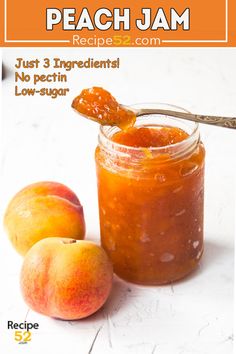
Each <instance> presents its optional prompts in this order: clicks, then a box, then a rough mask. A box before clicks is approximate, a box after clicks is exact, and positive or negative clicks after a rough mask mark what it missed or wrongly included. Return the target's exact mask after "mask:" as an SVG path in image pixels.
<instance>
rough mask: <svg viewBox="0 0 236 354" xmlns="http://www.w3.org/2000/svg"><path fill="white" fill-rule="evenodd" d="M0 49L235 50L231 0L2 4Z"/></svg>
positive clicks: (235, 13) (26, 0)
mask: <svg viewBox="0 0 236 354" xmlns="http://www.w3.org/2000/svg"><path fill="white" fill-rule="evenodd" d="M0 1H1V15H0V16H1V38H0V40H1V46H4V47H8V46H10V47H14V46H22V47H23V46H24V47H25V46H32V47H34V46H42V47H45V46H50V47H51V46H71V47H73V46H76V47H159V46H228V47H230V46H236V1H235V0H217V1H212V0H210V1H205V0H186V1H176V0H172V1H171V0H159V1H153V0H151V1H150V0H146V1H143V2H142V1H129V2H127V1H124V0H119V1H115V0H110V1H105V0H103V1H101V0H97V1H94V0H87V1H77V0H76V1H74V0H70V1H68V0H41V1H30V0H22V1H16V0H0Z"/></svg>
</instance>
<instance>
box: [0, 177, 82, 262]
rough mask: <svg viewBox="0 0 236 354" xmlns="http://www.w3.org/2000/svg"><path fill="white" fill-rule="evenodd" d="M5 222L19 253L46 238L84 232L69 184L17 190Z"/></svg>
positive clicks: (37, 184) (78, 209) (41, 185)
mask: <svg viewBox="0 0 236 354" xmlns="http://www.w3.org/2000/svg"><path fill="white" fill-rule="evenodd" d="M4 225H5V229H6V231H7V234H8V236H9V239H10V241H11V242H12V244H13V246H14V247H15V249H16V250H17V251H18V252H19V253H20V254H21V255H24V254H25V253H26V252H27V251H28V250H29V249H30V247H32V246H33V245H34V244H35V243H36V242H37V241H39V240H41V239H42V238H45V237H54V236H56V237H70V238H71V237H72V238H75V239H79V240H80V239H83V238H84V235H85V221H84V214H83V208H82V206H81V204H80V201H79V199H78V198H77V196H76V195H75V193H74V192H72V191H71V190H70V189H69V188H68V187H66V186H64V185H63V184H61V183H56V182H39V183H34V184H31V185H29V186H27V187H26V188H24V189H22V190H21V191H20V192H19V193H17V194H16V195H15V197H14V198H13V199H12V200H11V202H10V203H9V205H8V207H7V210H6V213H5V217H4Z"/></svg>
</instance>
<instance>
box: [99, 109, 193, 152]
mask: <svg viewBox="0 0 236 354" xmlns="http://www.w3.org/2000/svg"><path fill="white" fill-rule="evenodd" d="M138 106H140V107H142V108H145V106H146V107H149V108H152V107H154V106H155V108H162V109H172V110H173V109H175V110H178V111H180V112H186V113H190V112H189V111H188V110H186V109H184V108H182V107H179V106H176V105H172V104H167V103H138V104H134V105H131V106H130V107H131V108H138ZM147 116H149V117H153V116H158V117H165V118H168V119H169V120H171V121H174V122H183V123H186V122H188V124H191V125H192V127H193V128H192V132H191V133H190V134H189V136H188V137H187V138H186V139H184V140H182V141H180V142H177V143H174V144H168V145H165V146H150V147H147V149H149V150H150V151H151V152H152V153H158V154H161V153H166V151H168V152H169V153H171V151H173V152H176V150H179V149H181V147H182V148H183V149H185V147H186V146H192V143H194V142H195V141H198V140H199V124H198V123H197V122H192V121H191V122H190V121H186V120H184V119H181V118H176V117H174V116H168V115H164V114H152V115H150V114H146V115H143V116H141V117H137V119H136V123H135V125H134V126H136V127H149V128H150V127H155V126H161V125H160V124H150V123H149V124H148V123H147V124H141V125H139V124H137V123H139V122H140V121H141V120H142V119H145V120H147ZM144 117H146V118H144ZM166 126H171V125H166ZM173 126H174V125H173ZM115 130H116V131H115ZM112 131H115V132H118V131H120V129H119V128H118V127H114V126H102V125H101V126H100V134H99V142H101V143H102V144H103V145H106V146H107V148H108V145H110V147H111V148H112V150H116V151H118V150H122V151H123V152H124V151H125V152H126V153H129V152H131V151H133V152H140V151H143V147H134V146H128V145H124V144H120V143H117V142H115V141H113V140H111V136H113V135H114V134H112V135H111V136H109V133H111V132H112ZM115 132H114V133H115ZM181 150H182V149H181Z"/></svg>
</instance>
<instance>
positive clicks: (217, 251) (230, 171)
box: [0, 48, 236, 354]
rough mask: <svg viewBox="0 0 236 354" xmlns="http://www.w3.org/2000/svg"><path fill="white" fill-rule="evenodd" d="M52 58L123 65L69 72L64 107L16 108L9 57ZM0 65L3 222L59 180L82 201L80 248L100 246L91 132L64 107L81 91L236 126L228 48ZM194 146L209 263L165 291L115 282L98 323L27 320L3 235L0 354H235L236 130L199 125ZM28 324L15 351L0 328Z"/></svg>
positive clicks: (234, 54)
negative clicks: (19, 201)
mask: <svg viewBox="0 0 236 354" xmlns="http://www.w3.org/2000/svg"><path fill="white" fill-rule="evenodd" d="M59 56H60V57H61V58H62V59H66V60H78V59H81V58H82V59H85V58H87V57H94V58H97V59H101V58H105V59H107V58H116V57H118V56H119V57H120V60H121V66H120V69H118V70H97V69H93V70H89V69H87V70H85V69H84V70H74V71H72V72H70V73H68V83H67V84H66V85H65V86H69V87H70V88H71V91H70V93H69V95H68V96H67V97H65V98H58V99H56V100H53V99H51V98H45V97H36V98H20V97H17V98H16V97H14V85H15V84H14V67H13V66H14V62H15V58H16V57H24V58H26V59H34V58H36V57H38V58H43V57H51V58H53V57H59ZM3 60H4V63H5V65H6V66H7V67H8V69H9V71H8V76H7V78H6V79H5V80H4V81H3V94H2V97H3V116H1V128H2V129H1V133H3V134H1V138H2V139H1V146H2V153H1V160H0V161H1V165H0V169H1V170H0V173H1V175H0V178H1V184H0V188H1V190H0V196H1V198H0V199H1V203H0V212H1V217H2V214H3V212H4V210H5V207H6V205H7V202H8V201H9V198H11V197H12V196H13V195H14V193H15V192H17V191H18V190H19V189H20V188H22V187H24V186H25V185H27V184H29V183H32V182H36V181H40V180H55V181H59V182H62V183H65V184H67V185H68V186H69V187H70V188H72V189H73V190H74V191H75V192H76V193H77V194H78V196H79V198H80V200H81V202H82V204H83V206H84V210H85V218H86V224H87V239H90V240H96V242H99V223H98V209H97V192H96V175H95V165H94V148H95V146H96V141H97V134H98V127H97V125H96V124H94V123H92V122H89V121H87V120H83V119H79V118H78V117H77V116H76V115H75V114H74V112H73V111H72V110H71V108H70V104H71V100H72V98H73V97H74V96H75V95H76V94H77V93H78V92H79V91H80V90H81V89H82V88H84V87H90V86H93V85H98V86H103V87H104V88H107V89H108V90H110V91H111V92H112V93H113V94H114V95H115V97H117V98H118V99H119V101H120V102H124V103H127V104H131V103H137V102H168V103H172V104H176V105H179V106H182V107H185V108H187V109H189V110H191V111H193V112H199V113H208V114H222V115H234V116H236V84H235V83H236V65H235V63H236V49H223V48H222V49H217V48H213V49H210V48H209V49H208V48H205V49H203V48H192V49H191V48H187V49H183V48H176V49H175V48H162V49H161V48H158V49H114V48H113V49H105V48H103V49H62V48H55V49H45V48H44V49H36V48H35V49H34V48H31V49H16V48H15V49H8V50H7V49H5V50H4V52H3ZM41 71H42V70H41ZM26 72H27V70H26ZM60 72H61V73H63V70H60ZM55 86H58V84H55ZM201 136H202V140H203V142H204V144H205V147H206V152H207V157H206V183H205V253H204V256H203V259H202V262H201V266H200V267H199V269H198V271H196V272H195V273H194V274H192V275H191V276H189V277H188V278H186V279H185V280H183V281H181V282H178V283H175V284H173V285H172V286H158V287H142V286H137V285H132V284H129V283H126V282H124V281H122V280H119V279H117V278H115V279H114V286H113V291H112V294H111V296H110V298H109V300H108V301H107V303H106V305H105V306H104V307H103V308H102V309H101V310H100V311H99V312H97V313H96V314H94V315H92V316H91V317H89V318H87V319H85V320H80V321H74V322H71V321H59V320H54V319H51V318H47V317H45V316H41V315H39V314H37V313H35V312H33V311H31V310H30V311H29V312H28V307H27V306H26V305H25V304H24V302H23V300H22V297H21V294H20V291H19V271H20V267H21V263H22V258H21V257H20V256H19V255H18V254H17V253H16V252H15V251H14V249H13V248H12V246H11V245H10V243H9V241H8V239H7V236H6V234H5V233H4V231H3V230H1V231H2V232H1V238H0V276H1V279H2V281H1V292H0V298H1V301H0V316H1V319H0V337H1V339H0V341H1V344H0V346H1V349H0V350H1V353H2V354H14V353H18V352H20V353H21V352H22V353H30V354H31V353H34V354H42V353H46V352H47V353H49V352H51V353H55V354H74V353H78V354H86V353H90V352H92V353H93V354H97V353H101V354H108V353H118V354H126V353H130V354H139V353H140V354H151V353H152V354H153V353H155V354H157V353H158V354H159V353H161V354H211V353H214V354H222V353H223V354H231V353H232V352H233V270H234V269H233V268H234V220H235V190H234V187H235V186H234V181H235V160H236V159H235V152H236V131H233V130H230V129H220V128H217V127H215V128H214V127H209V126H203V125H202V126H201ZM1 220H2V218H1ZM1 224H2V221H1ZM26 316H27V321H30V322H38V323H39V330H38V331H33V332H32V341H31V342H30V343H29V344H27V345H19V344H17V343H16V342H15V341H14V339H13V331H10V330H7V329H6V328H7V321H8V320H13V321H17V322H21V321H24V319H25V318H26ZM97 333H98V335H97ZM96 335H97V337H96ZM95 337H96V340H95V342H94V343H93V341H94V339H95ZM91 347H92V349H91Z"/></svg>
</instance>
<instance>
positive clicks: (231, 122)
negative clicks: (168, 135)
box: [121, 105, 236, 129]
mask: <svg viewBox="0 0 236 354" xmlns="http://www.w3.org/2000/svg"><path fill="white" fill-rule="evenodd" d="M121 106H122V107H124V108H125V109H128V110H131V111H133V112H134V113H135V115H136V116H137V117H140V116H144V115H148V114H161V115H166V116H172V117H176V118H181V119H186V120H191V121H194V122H197V123H204V124H211V125H216V126H219V127H224V128H231V129H236V118H234V117H232V118H230V117H221V116H207V115H202V114H192V113H185V112H178V111H172V110H166V109H155V108H140V109H134V108H132V107H129V106H123V105H121Z"/></svg>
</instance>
